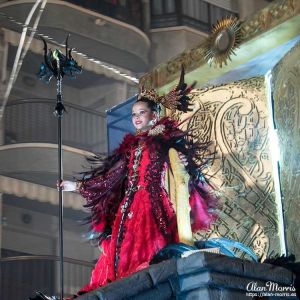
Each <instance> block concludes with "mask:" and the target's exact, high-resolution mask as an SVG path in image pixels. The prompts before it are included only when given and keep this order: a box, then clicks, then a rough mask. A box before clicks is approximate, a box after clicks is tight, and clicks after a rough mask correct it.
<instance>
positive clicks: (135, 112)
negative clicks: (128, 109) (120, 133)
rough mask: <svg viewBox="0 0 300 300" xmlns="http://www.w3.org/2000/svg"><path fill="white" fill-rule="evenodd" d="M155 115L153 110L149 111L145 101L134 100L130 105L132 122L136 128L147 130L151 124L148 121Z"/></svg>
mask: <svg viewBox="0 0 300 300" xmlns="http://www.w3.org/2000/svg"><path fill="white" fill-rule="evenodd" d="M155 117H156V115H155V112H153V111H151V109H150V108H149V106H148V105H147V103H145V102H142V101H139V102H136V103H135V104H134V105H133V107H132V123H133V125H134V127H135V128H136V129H138V130H141V131H145V130H148V129H149V128H150V127H151V126H152V124H151V123H150V121H152V120H154V119H155Z"/></svg>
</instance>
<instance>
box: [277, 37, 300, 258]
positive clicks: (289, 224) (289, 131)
mask: <svg viewBox="0 0 300 300" xmlns="http://www.w3.org/2000/svg"><path fill="white" fill-rule="evenodd" d="M272 73H273V86H274V93H273V97H274V116H275V123H276V126H277V129H278V137H279V144H280V179H281V190H282V193H283V208H284V211H285V214H284V219H285V225H286V234H287V245H288V251H289V253H290V254H292V253H293V254H295V256H296V259H297V260H299V259H300V231H299V227H300V220H299V211H300V150H299V149H300V134H299V133H300V131H299V128H300V43H298V44H297V45H296V46H295V47H294V48H293V49H291V50H290V52H289V53H288V54H287V55H286V56H285V57H284V58H283V59H282V60H281V61H280V62H279V63H278V65H277V66H276V67H275V68H274V69H273V72H272Z"/></svg>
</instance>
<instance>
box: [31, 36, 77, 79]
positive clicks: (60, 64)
mask: <svg viewBox="0 0 300 300" xmlns="http://www.w3.org/2000/svg"><path fill="white" fill-rule="evenodd" d="M69 36H70V35H68V36H67V38H66V46H65V55H64V54H63V53H62V52H61V51H60V50H58V49H55V50H54V51H52V50H51V49H49V51H48V46H47V42H46V41H45V39H44V38H41V39H42V41H43V43H44V62H43V63H41V65H40V70H39V73H38V74H37V76H38V77H39V79H41V80H44V81H45V82H47V83H49V82H50V80H51V78H52V77H53V76H54V77H56V78H58V77H59V76H61V77H64V76H65V75H67V76H70V77H71V78H75V75H76V74H80V73H81V72H82V67H81V66H78V64H77V62H76V61H75V60H74V58H73V57H72V50H73V49H71V48H70V49H69V47H68V41H69Z"/></svg>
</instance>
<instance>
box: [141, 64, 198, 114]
mask: <svg viewBox="0 0 300 300" xmlns="http://www.w3.org/2000/svg"><path fill="white" fill-rule="evenodd" d="M195 85H196V81H195V82H193V84H191V85H190V86H188V85H187V84H186V83H185V82H184V67H183V66H182V68H181V74H180V80H179V83H178V84H177V86H176V87H175V88H173V89H172V90H171V91H170V92H169V93H167V94H163V95H161V96H159V95H158V93H157V91H156V90H155V89H144V88H142V89H141V91H140V93H139V95H138V101H139V100H141V99H148V100H150V101H153V102H155V103H159V104H162V105H163V106H164V107H166V108H168V109H170V110H172V111H175V110H180V111H183V112H188V111H191V109H190V108H189V100H190V98H189V97H188V96H187V95H188V94H189V92H190V91H191V90H192V89H193V88H194V87H195Z"/></svg>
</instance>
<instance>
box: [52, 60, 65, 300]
mask: <svg viewBox="0 0 300 300" xmlns="http://www.w3.org/2000/svg"><path fill="white" fill-rule="evenodd" d="M57 67H58V76H57V103H56V107H55V112H54V113H55V115H56V117H57V133H58V141H57V144H58V182H62V180H63V164H62V117H63V113H64V106H63V103H62V93H61V82H62V76H61V74H60V66H59V60H57ZM58 209H59V258H60V299H61V300H62V299H63V298H64V239H63V209H64V205H63V192H62V187H61V186H59V208H58Z"/></svg>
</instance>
